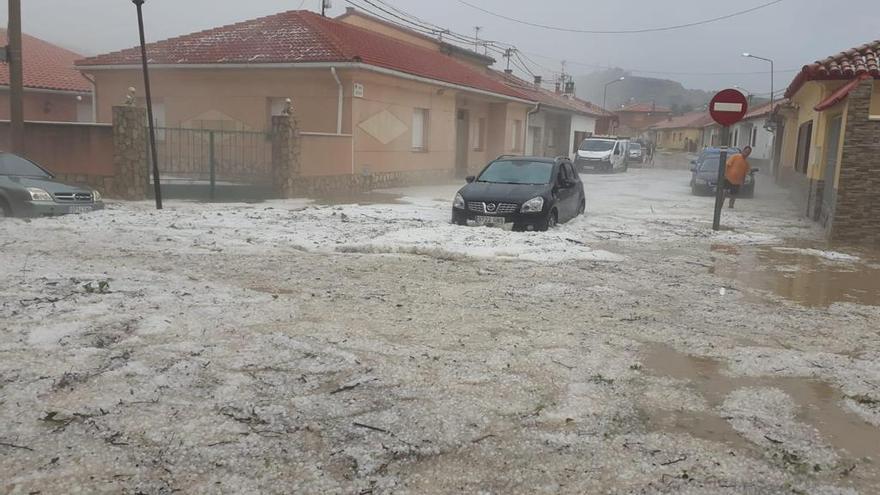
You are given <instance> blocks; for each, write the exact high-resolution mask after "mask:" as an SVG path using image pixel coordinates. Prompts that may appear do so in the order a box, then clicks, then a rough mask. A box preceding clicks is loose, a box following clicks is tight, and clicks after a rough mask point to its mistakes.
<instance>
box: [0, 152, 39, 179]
mask: <svg viewBox="0 0 880 495" xmlns="http://www.w3.org/2000/svg"><path fill="white" fill-rule="evenodd" d="M0 175H17V176H22V177H49V174H47V173H46V171H45V170H43V169H41V168H40V167H38V166H36V165H34V164H33V163H31V162H29V161H28V160H25V159H24V158H22V157H20V156H17V155H13V154H12V153H0Z"/></svg>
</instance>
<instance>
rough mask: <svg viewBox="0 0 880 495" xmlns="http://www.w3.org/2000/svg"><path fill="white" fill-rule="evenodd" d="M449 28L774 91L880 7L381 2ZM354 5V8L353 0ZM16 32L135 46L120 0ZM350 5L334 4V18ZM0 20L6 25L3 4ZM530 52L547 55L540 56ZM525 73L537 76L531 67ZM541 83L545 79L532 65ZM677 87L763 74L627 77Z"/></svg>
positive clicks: (65, 2)
mask: <svg viewBox="0 0 880 495" xmlns="http://www.w3.org/2000/svg"><path fill="white" fill-rule="evenodd" d="M386 1H388V2H389V3H391V4H393V5H395V6H397V7H398V8H401V9H404V10H406V11H408V12H410V13H412V14H414V15H417V16H418V17H420V18H422V19H425V20H428V21H431V22H433V23H434V24H438V25H441V26H445V27H447V28H449V29H451V30H453V31H456V32H459V33H463V34H468V35H472V34H473V32H474V26H475V25H480V26H483V30H482V31H481V33H480V37H481V38H483V39H493V40H502V41H505V42H509V43H513V44H515V45H517V46H518V47H519V49H521V50H523V51H524V52H526V53H527V54H528V56H529V57H530V58H532V59H534V60H535V62H538V63H540V64H541V65H543V66H545V67H546V68H547V69H551V70H556V71H558V70H559V68H560V64H559V60H562V59H567V60H569V61H570V62H569V64H568V71H567V72H569V73H573V74H575V75H577V74H581V73H588V72H591V71H593V70H595V69H596V67H591V66H588V65H581V64H596V65H608V66H615V67H621V68H624V69H641V70H649V71H661V72H754V71H765V70H768V69H769V67H768V65H767V64H765V63H763V62H760V61H757V60H751V59H745V58H742V57H741V56H740V54H741V53H742V52H744V51H749V52H752V53H755V54H757V55H761V56H764V57H768V58H773V59H775V61H776V70H777V74H776V89H780V88H782V87H785V86H787V85H788V83H789V82H790V81H791V79H792V77H793V75H794V72H793V71H791V69H798V68H800V67H801V66H803V65H805V64H807V63H810V62H812V61H814V60H816V59H819V58H824V57H826V56H829V55H832V54H834V53H837V52H839V51H841V50H844V49H847V48H851V47H853V46H856V45H860V44H862V43H866V42H868V41H872V40H875V39H878V38H880V29H878V26H880V2H878V1H877V0H836V1H828V0H785V1H784V2H782V3H780V4H777V5H775V6H771V7H768V8H766V9H764V10H759V11H757V12H754V13H751V14H747V15H745V16H741V17H737V18H734V19H730V20H726V21H721V22H718V23H713V24H708V25H704V26H698V27H693V28H688V29H683V30H679V31H672V32H662V33H650V34H631V35H587V34H576V33H562V32H553V31H547V30H543V29H539V28H533V27H528V26H522V25H517V24H514V23H512V22H510V21H506V20H502V19H497V18H493V17H491V16H489V15H488V14H484V13H481V12H478V11H476V10H473V9H471V8H470V7H467V6H465V5H462V4H460V3H458V2H457V1H456V0H386ZM765 1H766V0H741V1H739V2H729V1H723V2H722V1H718V0H616V1H614V0H603V1H596V0H472V3H476V4H479V5H481V6H483V7H484V8H486V9H489V10H494V11H503V12H505V13H506V14H507V15H509V16H511V17H517V18H525V19H529V20H531V21H532V22H536V23H541V24H549V25H555V26H562V27H571V28H582V29H633V28H644V27H656V26H663V25H670V24H680V23H684V22H690V21H695V20H700V19H705V18H708V17H715V16H718V15H723V14H727V13H730V12H732V11H734V10H741V9H744V8H748V7H752V6H756V5H758V4H761V3H765ZM319 3H320V0H305V1H302V0H245V1H240V0H147V1H146V4H145V6H144V12H145V16H146V25H147V38H148V40H149V41H155V40H160V39H164V38H168V37H171V36H175V35H180V34H185V33H189V32H193V31H197V30H201V29H206V28H211V27H215V26H219V25H223V24H229V23H232V22H237V21H241V20H245V19H250V18H254V17H259V16H263V15H268V14H272V13H276V12H280V11H283V10H291V9H297V8H300V6H301V5H302V8H308V9H311V10H318V5H319ZM361 3H363V2H361ZM22 4H23V5H22V11H23V19H22V24H23V30H24V32H26V33H28V34H32V35H34V36H37V37H39V38H43V39H45V40H48V41H50V42H53V43H56V44H59V45H62V46H65V47H67V48H70V49H73V50H75V51H78V52H80V53H83V54H86V55H92V54H97V53H103V52H107V51H113V50H119V49H123V48H128V47H131V46H134V45H136V44H137V42H138V38H137V22H136V17H135V8H134V6H133V5H132V3H131V2H130V1H129V0H22ZM347 5H348V4H347V3H346V2H345V1H344V0H334V1H333V8H332V9H331V10H330V13H331V14H332V15H338V14H340V13H342V12H343V11H344V10H345V7H346V6H347ZM2 10H3V11H2V13H0V23H2V25H4V26H5V25H6V9H2ZM533 54H539V55H545V56H548V57H550V58H539V57H537V56H535V55H533ZM533 68H535V69H537V67H534V66H533ZM540 70H541V71H542V72H543V74H544V76H545V78H549V77H550V76H551V74H550V73H549V72H547V71H546V70H543V69H540ZM635 75H644V76H650V77H660V78H668V79H674V80H678V81H681V82H682V83H683V84H684V85H685V86H686V87H692V88H700V89H715V88H720V87H729V86H733V85H740V86H743V87H745V88H747V89H749V90H751V91H753V92H755V93H761V92H769V87H770V81H769V76H767V75H745V74H743V75H724V76H717V75H716V76H709V75H677V74H652V73H638V72H637V73H635Z"/></svg>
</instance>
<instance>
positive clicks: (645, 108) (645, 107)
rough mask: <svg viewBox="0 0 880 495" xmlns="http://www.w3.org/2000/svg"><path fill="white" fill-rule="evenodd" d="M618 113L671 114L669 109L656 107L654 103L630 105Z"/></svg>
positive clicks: (623, 107)
mask: <svg viewBox="0 0 880 495" xmlns="http://www.w3.org/2000/svg"><path fill="white" fill-rule="evenodd" d="M617 111H618V112H635V113H671V112H672V110H671V109H670V108H668V107H664V106H660V105H655V104H653V103H630V104H629V105H624V106H622V107H620V109H619V110H617Z"/></svg>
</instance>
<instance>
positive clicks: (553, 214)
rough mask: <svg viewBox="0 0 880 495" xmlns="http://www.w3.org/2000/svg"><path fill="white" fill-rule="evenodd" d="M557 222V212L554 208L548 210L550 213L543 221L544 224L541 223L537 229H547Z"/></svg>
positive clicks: (554, 225)
mask: <svg viewBox="0 0 880 495" xmlns="http://www.w3.org/2000/svg"><path fill="white" fill-rule="evenodd" d="M558 223H559V214H558V213H557V212H556V209H553V210H550V213H549V214H548V215H547V220H545V221H544V225H541V228H539V229H538V230H541V231H547V230H550V229H552V228H553V227H556V225H557V224H558Z"/></svg>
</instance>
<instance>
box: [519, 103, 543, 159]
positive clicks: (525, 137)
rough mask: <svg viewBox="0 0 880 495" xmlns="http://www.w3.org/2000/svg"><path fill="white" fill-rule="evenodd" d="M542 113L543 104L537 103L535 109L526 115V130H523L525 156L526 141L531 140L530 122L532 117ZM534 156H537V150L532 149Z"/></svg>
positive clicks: (524, 152)
mask: <svg viewBox="0 0 880 495" xmlns="http://www.w3.org/2000/svg"><path fill="white" fill-rule="evenodd" d="M540 111H541V102H538V103H535V107H534V108H532V109H531V110H529V112H528V113H527V114H526V128H525V129H523V155H525V154H526V144H528V143H526V141H527V140H528V139H529V121H530V120H531V119H532V115H534V114H536V113H538V112H540ZM532 154H533V155H534V154H535V150H534V149H532Z"/></svg>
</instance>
